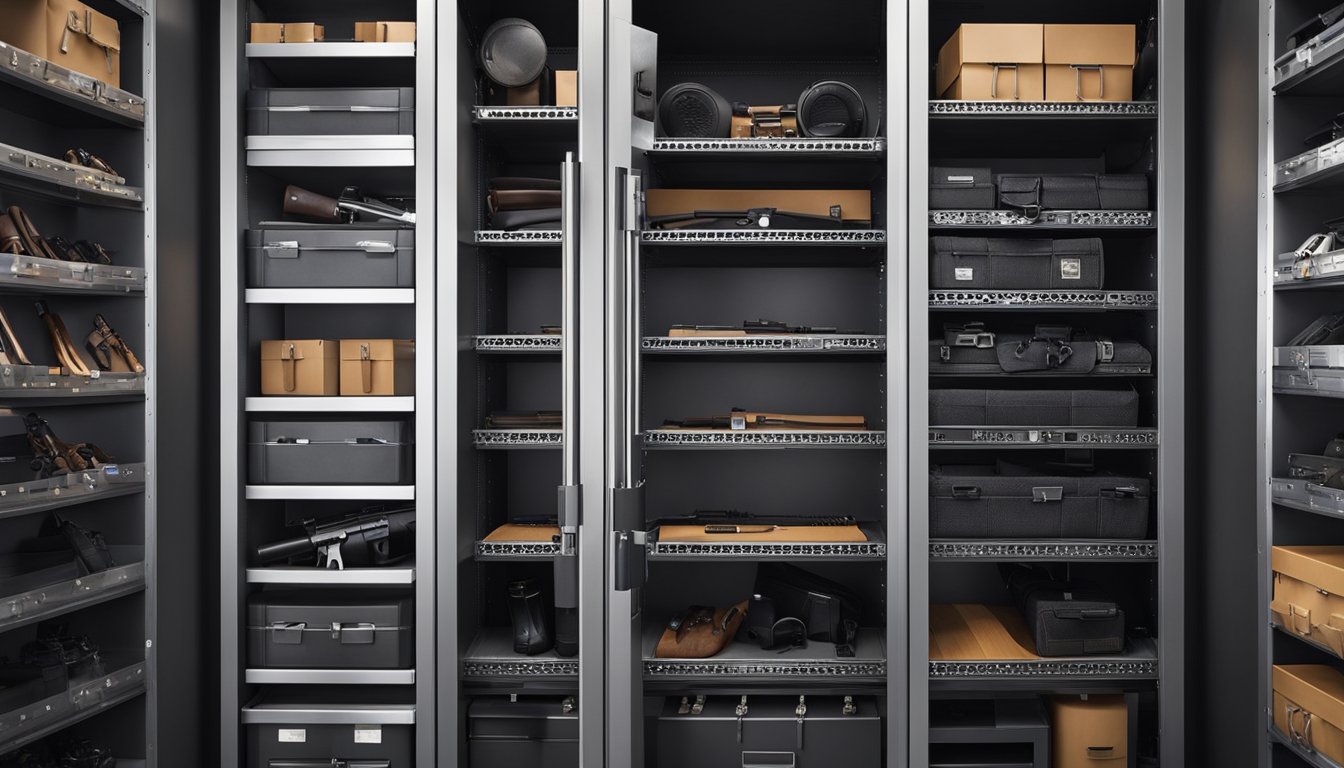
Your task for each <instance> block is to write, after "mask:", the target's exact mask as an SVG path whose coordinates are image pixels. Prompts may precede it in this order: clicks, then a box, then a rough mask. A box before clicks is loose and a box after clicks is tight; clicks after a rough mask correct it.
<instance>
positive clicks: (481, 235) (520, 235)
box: [472, 229, 561, 247]
mask: <svg viewBox="0 0 1344 768" xmlns="http://www.w3.org/2000/svg"><path fill="white" fill-rule="evenodd" d="M472 238H473V242H475V243H476V244H477V245H498V246H512V247H519V246H522V247H529V246H537V245H560V242H561V240H560V230H558V229H520V230H517V231H513V232H510V231H505V230H499V229H478V230H476V232H475V233H474V234H473V235H472Z"/></svg>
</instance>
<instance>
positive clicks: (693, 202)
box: [645, 189, 873, 223]
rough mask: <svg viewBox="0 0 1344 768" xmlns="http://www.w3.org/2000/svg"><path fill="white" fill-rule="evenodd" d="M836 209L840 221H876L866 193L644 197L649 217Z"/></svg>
mask: <svg viewBox="0 0 1344 768" xmlns="http://www.w3.org/2000/svg"><path fill="white" fill-rule="evenodd" d="M834 205H838V206H840V218H842V219H843V220H845V221H848V222H855V223H857V222H866V221H871V220H872V218H873V195H872V193H871V192H869V191H868V190H866V189H650V190H649V191H648V192H647V193H646V194H645V206H646V209H647V211H648V214H649V215H650V216H670V215H672V214H675V213H689V212H691V211H744V210H748V209H750V208H775V209H778V210H781V211H790V212H792V213H810V214H814V215H816V216H829V215H830V213H831V206H834Z"/></svg>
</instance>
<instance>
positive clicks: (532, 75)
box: [480, 18, 546, 88]
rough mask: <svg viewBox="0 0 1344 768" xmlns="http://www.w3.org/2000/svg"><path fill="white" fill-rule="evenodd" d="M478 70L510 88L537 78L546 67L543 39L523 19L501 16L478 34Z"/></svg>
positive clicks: (534, 27) (538, 31)
mask: <svg viewBox="0 0 1344 768" xmlns="http://www.w3.org/2000/svg"><path fill="white" fill-rule="evenodd" d="M480 64H481V69H483V70H484V71H485V75H486V77H488V78H490V79H491V80H493V81H495V82H496V83H499V84H500V85H503V86H507V87H509V88H517V87H519V86H524V85H527V84H528V83H531V82H532V81H534V80H536V79H537V78H538V77H539V76H540V75H541V73H542V70H543V69H545V67H546V38H544V37H542V34H541V30H539V29H537V28H536V26H535V25H533V24H532V23H531V22H529V21H526V20H525V19H519V18H506V19H500V20H499V21H496V22H495V23H493V24H491V25H490V26H489V27H486V30H485V34H483V35H482V36H481V47H480Z"/></svg>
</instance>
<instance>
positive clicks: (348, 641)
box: [331, 621, 377, 645]
mask: <svg viewBox="0 0 1344 768" xmlns="http://www.w3.org/2000/svg"><path fill="white" fill-rule="evenodd" d="M376 629H377V627H375V626H374V625H373V624H372V623H369V622H359V623H356V624H342V623H341V622H339V621H333V622H331V639H332V640H337V641H339V642H340V644H341V645H372V644H373V633H374V631H375V630H376Z"/></svg>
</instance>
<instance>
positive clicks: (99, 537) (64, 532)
mask: <svg viewBox="0 0 1344 768" xmlns="http://www.w3.org/2000/svg"><path fill="white" fill-rule="evenodd" d="M51 516H52V519H53V520H54V521H55V523H56V527H57V528H58V529H59V530H60V532H61V536H63V537H65V542H66V543H67V544H69V545H70V549H72V550H74V552H75V556H76V557H78V558H79V563H80V565H82V566H83V567H84V569H85V570H86V571H88V572H89V573H98V572H99V571H105V570H107V569H108V568H113V567H115V566H116V564H117V563H116V561H114V560H113V559H112V554H111V553H110V552H108V549H107V541H106V540H105V539H104V538H103V534H102V533H100V532H98V531H90V530H88V529H87V528H83V527H81V526H79V525H77V524H76V523H73V522H71V521H69V520H65V519H63V518H62V517H61V516H60V515H58V514H56V513H54V512H53V513H52V515H51Z"/></svg>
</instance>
